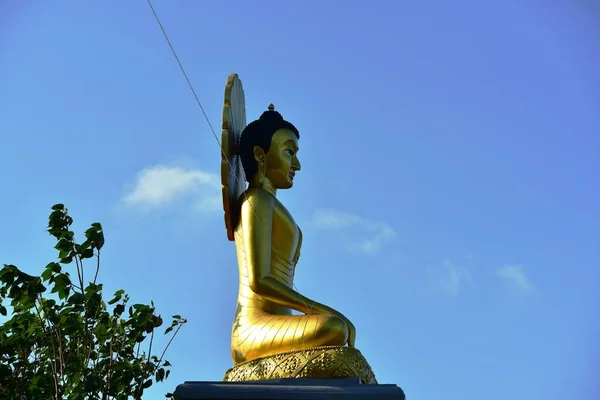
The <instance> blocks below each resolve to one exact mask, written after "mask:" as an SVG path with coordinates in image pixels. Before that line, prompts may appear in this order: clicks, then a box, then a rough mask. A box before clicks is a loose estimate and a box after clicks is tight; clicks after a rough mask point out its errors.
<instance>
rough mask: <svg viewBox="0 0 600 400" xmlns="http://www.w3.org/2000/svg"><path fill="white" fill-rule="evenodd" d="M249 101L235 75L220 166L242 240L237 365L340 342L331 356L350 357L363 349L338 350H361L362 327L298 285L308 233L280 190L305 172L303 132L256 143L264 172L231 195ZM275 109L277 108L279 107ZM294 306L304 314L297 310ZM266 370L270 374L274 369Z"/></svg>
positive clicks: (228, 209)
mask: <svg viewBox="0 0 600 400" xmlns="http://www.w3.org/2000/svg"><path fill="white" fill-rule="evenodd" d="M238 84H239V87H238V86H237V85H238ZM232 93H238V96H237V103H234V102H233V101H232V95H231V94H232ZM239 93H241V94H242V95H241V96H240V95H239ZM240 97H241V98H242V101H241V102H240ZM244 101H245V99H244V98H243V90H242V89H241V81H240V80H239V77H238V76H237V75H236V74H232V75H230V77H229V78H228V81H227V86H226V90H225V107H224V111H223V117H224V118H223V143H222V146H223V161H222V164H221V165H222V181H223V200H224V209H225V220H226V227H227V231H228V237H229V238H230V239H231V236H233V237H234V240H235V244H236V249H237V259H238V270H239V291H238V301H237V310H236V313H235V320H234V324H233V328H232V334H231V352H232V357H233V361H234V365H236V366H237V365H249V364H242V363H247V362H248V361H251V360H257V359H261V360H269V358H267V359H265V358H264V357H268V356H275V357H276V358H277V359H279V357H283V356H282V353H286V354H287V353H289V352H295V351H298V350H307V349H311V350H310V351H313V350H312V349H313V348H316V347H322V346H334V348H335V349H337V350H335V351H333V350H332V351H333V353H330V352H328V353H326V354H328V355H329V354H341V357H342V358H341V359H340V360H344V359H346V358H345V357H348V356H347V354H360V353H359V352H358V351H357V350H356V351H355V353H352V352H350V353H345V351H346V350H339V349H340V348H342V347H343V346H346V345H347V346H348V347H349V348H354V343H355V339H356V329H355V327H354V325H353V324H352V322H350V320H349V319H348V318H346V317H345V316H344V315H343V314H342V313H340V312H339V311H337V310H334V309H333V308H331V307H328V306H326V305H324V304H321V303H319V302H316V301H314V300H311V299H309V298H307V297H305V296H303V295H301V294H300V293H298V291H297V290H296V288H295V286H294V274H295V271H296V265H297V263H298V260H299V258H300V252H301V248H302V231H301V230H300V228H299V227H298V225H297V224H296V222H295V221H294V219H293V217H292V215H291V213H290V212H289V211H288V210H287V209H286V208H285V206H284V205H283V204H282V203H281V202H280V201H279V200H278V199H277V191H278V190H281V189H290V188H292V187H293V184H294V178H295V175H296V173H297V172H298V171H300V169H301V165H300V161H299V159H298V151H299V144H298V139H297V138H296V135H295V134H294V133H293V132H292V131H290V130H287V129H279V130H278V131H276V132H275V133H274V135H273V137H272V139H271V146H270V147H269V151H268V152H265V151H264V149H262V148H261V147H259V146H255V147H254V148H253V149H252V150H253V154H254V158H255V160H256V162H257V165H258V172H257V173H255V174H254V176H252V177H250V179H249V186H248V188H247V189H245V191H242V192H240V193H243V194H241V196H240V197H239V201H238V200H237V199H236V198H235V196H231V193H232V192H231V188H232V187H233V186H234V183H236V182H234V181H233V180H234V179H237V183H238V184H239V181H240V180H241V179H244V178H245V177H244V176H243V172H242V173H241V174H238V176H237V177H236V176H235V175H236V174H235V173H232V171H235V167H236V164H235V163H236V162H239V160H238V159H239V158H238V159H236V157H232V153H233V150H232V147H233V146H237V143H235V142H236V140H232V137H234V136H235V135H238V136H235V137H239V133H241V131H240V130H239V129H240V126H241V124H238V126H237V127H236V128H235V129H232V121H234V120H238V121H241V120H242V118H241V116H242V115H243V122H244V124H243V125H244V126H245V104H244V103H243V102H244ZM269 109H270V111H273V110H274V107H273V105H271V106H269ZM241 129H242V130H243V128H241ZM238 187H239V186H238ZM244 188H245V186H244ZM228 190H229V191H228ZM231 233H233V235H231ZM332 285H335V283H332ZM292 310H294V311H296V312H299V313H301V314H303V315H293V314H292ZM307 351H309V350H307ZM348 351H349V350H348ZM297 354H304V353H297ZM306 354H308V353H306ZM311 354H312V353H311ZM324 357H325V356H324ZM360 357H362V356H360ZM284 359H285V357H284ZM340 360H338V361H340ZM264 362H267V361H264ZM268 362H270V361H268ZM336 362H337V361H336ZM365 362H366V361H365ZM261 363H263V361H261ZM282 363H283V364H285V361H282ZM283 364H281V365H280V364H278V367H277V368H279V369H278V370H283V371H288V373H289V374H288V375H285V376H286V377H290V376H292V375H293V373H292V372H289V369H286V368H283V367H282V365H283ZM261 365H263V364H261ZM265 365H266V364H265ZM367 366H368V364H367ZM240 368H241V370H244V368H246V367H240ZM332 368H333V367H330V366H328V367H327V368H326V369H325V370H323V371H333V370H332ZM234 370H235V368H234ZM369 370H370V368H369ZM230 372H231V371H230ZM331 373H332V374H333V373H334V372H331ZM261 374H263V375H265V376H266V375H268V374H269V372H261ZM242 375H243V374H242ZM325 375H327V374H325ZM231 376H232V377H234V376H238V375H236V374H233V375H231ZM280 377H284V376H283V375H282V376H280ZM228 379H230V380H232V379H234V378H228ZM261 379H263V378H261Z"/></svg>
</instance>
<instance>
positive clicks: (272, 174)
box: [255, 129, 300, 189]
mask: <svg viewBox="0 0 600 400" xmlns="http://www.w3.org/2000/svg"><path fill="white" fill-rule="evenodd" d="M259 149H260V148H259ZM256 150H257V149H255V155H258V156H259V157H258V158H259V159H262V160H263V162H264V166H265V178H267V179H268V180H269V181H270V182H271V185H273V187H274V188H275V189H289V188H291V187H292V186H293V185H294V176H295V175H296V171H299V170H300V161H298V138H297V137H296V135H295V134H294V132H292V131H290V130H289V129H279V130H278V131H277V132H275V134H274V135H273V138H272V139H271V146H270V147H269V151H268V152H267V153H266V154H264V152H262V151H259V152H258V154H257V151H256ZM260 150H262V149H260ZM260 153H262V154H260ZM259 159H257V161H259Z"/></svg>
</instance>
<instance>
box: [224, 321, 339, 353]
mask: <svg viewBox="0 0 600 400" xmlns="http://www.w3.org/2000/svg"><path fill="white" fill-rule="evenodd" d="M233 339H234V343H233V344H234V345H235V346H236V347H244V348H247V349H249V348H252V349H257V348H270V349H275V348H283V350H287V349H288V348H290V347H301V348H307V347H315V346H336V345H344V344H345V343H346V341H347V340H348V326H347V324H346V322H345V321H344V320H343V319H341V318H339V317H337V316H335V315H322V314H320V315H273V314H268V315H261V316H257V317H255V318H250V319H248V320H246V322H245V323H244V324H240V325H238V327H237V328H236V329H235V331H234V332H233Z"/></svg>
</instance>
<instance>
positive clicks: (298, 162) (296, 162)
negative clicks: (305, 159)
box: [292, 157, 302, 171]
mask: <svg viewBox="0 0 600 400" xmlns="http://www.w3.org/2000/svg"><path fill="white" fill-rule="evenodd" d="M292 166H293V167H294V169H295V170H296V171H300V170H301V169H302V165H300V160H298V157H294V163H292Z"/></svg>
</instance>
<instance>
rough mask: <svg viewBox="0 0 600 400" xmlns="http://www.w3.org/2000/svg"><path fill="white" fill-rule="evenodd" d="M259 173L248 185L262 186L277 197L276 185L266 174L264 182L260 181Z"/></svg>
mask: <svg viewBox="0 0 600 400" xmlns="http://www.w3.org/2000/svg"><path fill="white" fill-rule="evenodd" d="M257 175H258V174H255V175H254V177H252V179H251V180H250V184H249V185H248V186H249V187H251V188H260V189H262V190H264V191H266V192H268V193H270V194H271V195H273V197H277V189H276V188H275V186H273V184H272V183H271V181H270V180H269V178H267V177H266V176H265V179H264V180H263V182H262V183H259V182H258V177H257Z"/></svg>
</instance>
